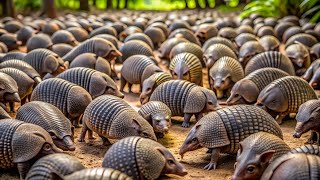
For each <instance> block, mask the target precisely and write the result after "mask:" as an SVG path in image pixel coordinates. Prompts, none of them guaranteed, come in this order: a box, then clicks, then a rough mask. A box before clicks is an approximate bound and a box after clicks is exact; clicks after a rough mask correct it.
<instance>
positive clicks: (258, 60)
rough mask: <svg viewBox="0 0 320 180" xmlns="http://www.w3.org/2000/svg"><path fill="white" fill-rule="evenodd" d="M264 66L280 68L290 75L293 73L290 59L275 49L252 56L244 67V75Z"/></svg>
mask: <svg viewBox="0 0 320 180" xmlns="http://www.w3.org/2000/svg"><path fill="white" fill-rule="evenodd" d="M265 67H273V68H278V69H281V70H283V71H285V72H287V73H288V74H290V75H295V71H294V66H293V64H292V62H291V61H290V59H289V58H288V57H286V56H285V55H283V54H281V53H280V52H277V51H268V52H264V53H260V54H258V55H256V56H255V57H253V58H252V59H251V60H250V61H249V62H248V64H247V65H246V67H245V70H244V72H245V75H248V74H250V73H252V72H253V71H255V70H257V69H261V68H265Z"/></svg>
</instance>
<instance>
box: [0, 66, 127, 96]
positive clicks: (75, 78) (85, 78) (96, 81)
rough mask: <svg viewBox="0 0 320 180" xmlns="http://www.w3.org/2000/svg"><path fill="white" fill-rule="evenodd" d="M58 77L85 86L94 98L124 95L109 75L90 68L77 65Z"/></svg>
mask: <svg viewBox="0 0 320 180" xmlns="http://www.w3.org/2000/svg"><path fill="white" fill-rule="evenodd" d="M0 71H1V70H0ZM57 78H60V79H64V80H67V81H69V82H71V83H74V84H77V85H78V86H81V87H83V88H84V89H85V90H87V91H88V92H89V93H90V95H91V96H92V98H93V99H94V98H96V97H98V96H101V95H104V94H111V95H114V96H117V97H120V98H123V97H124V95H123V94H122V93H121V92H120V91H119V90H118V87H117V85H116V83H115V82H114V81H113V80H112V79H111V78H110V77H109V76H108V75H106V74H104V73H101V72H99V71H96V70H93V69H90V68H84V67H75V68H72V69H68V70H66V71H65V72H63V73H61V74H59V75H58V76H57Z"/></svg>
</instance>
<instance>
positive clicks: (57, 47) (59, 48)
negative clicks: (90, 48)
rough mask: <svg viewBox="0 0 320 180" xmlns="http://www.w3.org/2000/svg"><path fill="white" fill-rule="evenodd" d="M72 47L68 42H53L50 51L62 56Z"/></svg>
mask: <svg viewBox="0 0 320 180" xmlns="http://www.w3.org/2000/svg"><path fill="white" fill-rule="evenodd" d="M72 49H73V47H72V46H71V45H70V44H65V43H60V44H54V45H53V46H52V52H54V53H56V54H58V55H59V56H60V57H63V56H64V55H66V54H67V53H69V52H70V51H71V50H72Z"/></svg>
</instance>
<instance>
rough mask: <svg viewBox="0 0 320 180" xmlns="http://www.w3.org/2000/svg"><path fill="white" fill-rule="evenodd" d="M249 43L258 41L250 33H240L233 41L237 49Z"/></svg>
mask: <svg viewBox="0 0 320 180" xmlns="http://www.w3.org/2000/svg"><path fill="white" fill-rule="evenodd" d="M249 41H258V39H257V37H256V36H255V35H254V34H251V33H242V34H239V35H238V36H237V37H236V38H235V39H234V42H235V44H236V45H237V47H238V48H240V47H241V46H242V45H244V43H246V42H249Z"/></svg>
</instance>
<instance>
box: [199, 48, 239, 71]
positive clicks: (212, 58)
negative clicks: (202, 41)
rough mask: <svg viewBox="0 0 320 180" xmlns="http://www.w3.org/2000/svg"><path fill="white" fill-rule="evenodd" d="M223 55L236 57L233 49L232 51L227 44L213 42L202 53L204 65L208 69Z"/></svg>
mask: <svg viewBox="0 0 320 180" xmlns="http://www.w3.org/2000/svg"><path fill="white" fill-rule="evenodd" d="M224 56H227V57H231V58H233V59H237V56H236V54H235V53H234V51H232V49H230V48H229V47H228V46H226V45H224V44H213V45H211V46H210V47H208V49H207V50H205V52H204V54H203V58H204V59H205V61H206V66H207V68H208V69H210V68H211V67H212V66H213V65H214V64H215V62H216V61H217V60H218V59H220V58H222V57H224Z"/></svg>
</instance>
